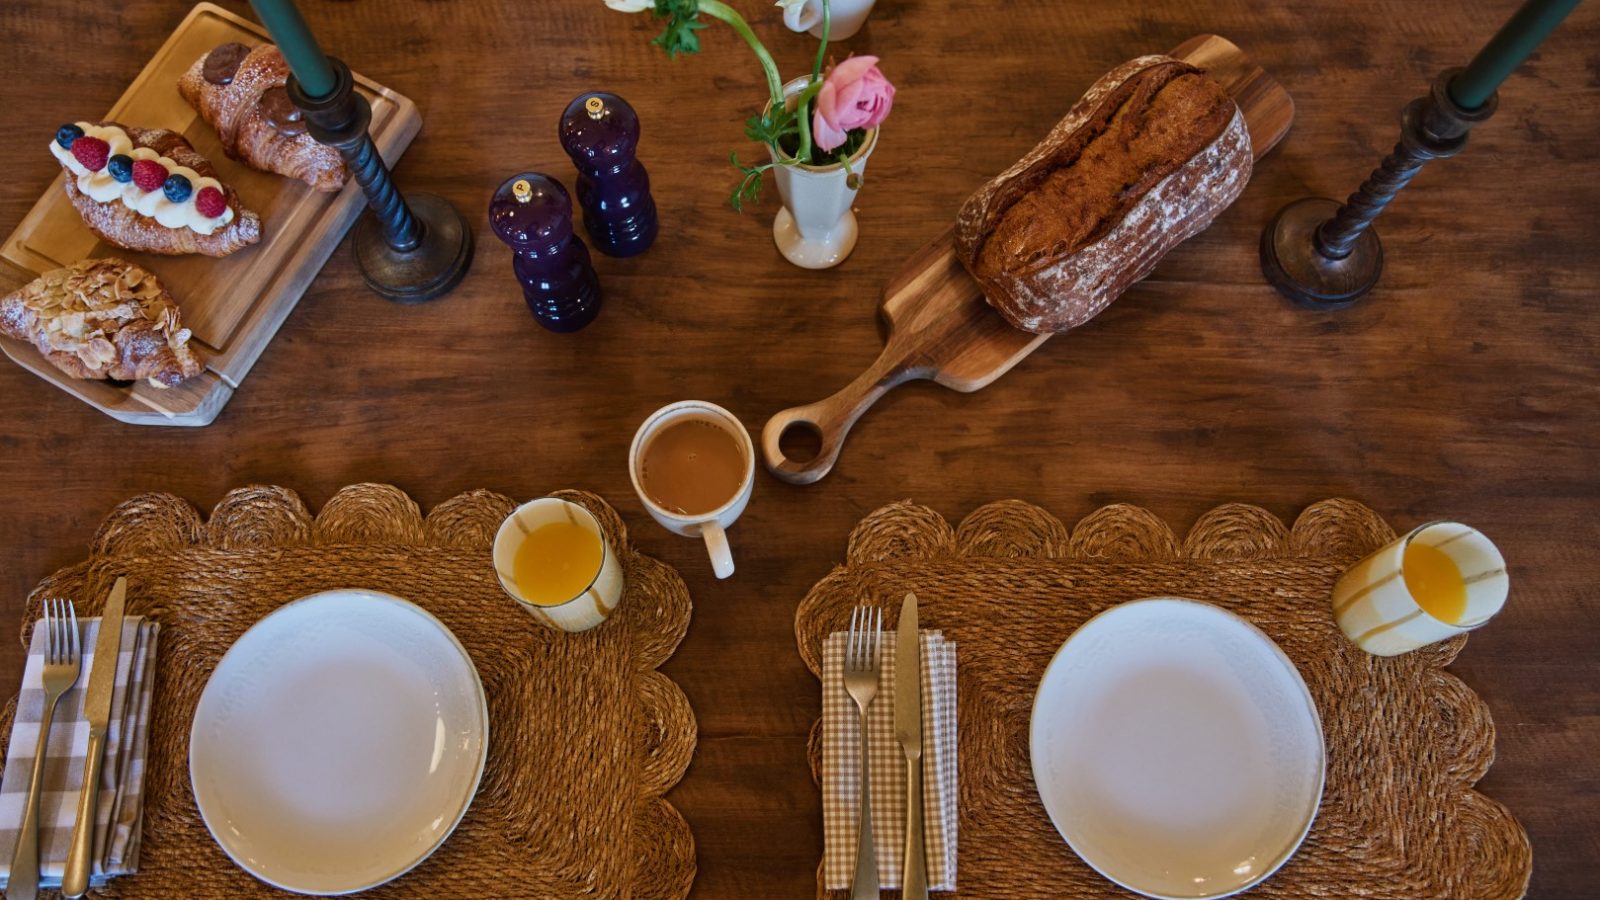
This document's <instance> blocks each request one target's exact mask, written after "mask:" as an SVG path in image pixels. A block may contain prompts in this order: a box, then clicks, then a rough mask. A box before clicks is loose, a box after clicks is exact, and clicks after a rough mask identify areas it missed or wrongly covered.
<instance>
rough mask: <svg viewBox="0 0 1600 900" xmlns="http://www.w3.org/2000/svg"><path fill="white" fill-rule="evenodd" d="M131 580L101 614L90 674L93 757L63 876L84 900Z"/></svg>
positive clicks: (65, 887)
mask: <svg viewBox="0 0 1600 900" xmlns="http://www.w3.org/2000/svg"><path fill="white" fill-rule="evenodd" d="M127 595H128V579H127V578H125V577H121V576H119V577H118V578H117V583H116V585H114V586H113V587H112V588H111V596H110V597H108V598H106V607H105V610H104V611H103V612H101V613H100V632H99V633H98V634H96V635H95V639H94V668H93V669H92V670H91V671H90V672H89V693H88V694H87V695H86V696H85V697H84V700H83V716H84V718H85V719H87V720H88V722H89V756H88V758H86V759H85V760H84V761H83V791H82V792H81V793H80V794H79V795H78V820H77V823H76V824H74V825H73V826H72V844H71V847H70V849H68V851H67V868H66V871H65V873H63V874H62V876H61V893H62V894H64V895H66V896H68V897H82V896H83V895H84V894H87V893H88V892H89V872H90V869H92V868H93V866H92V865H91V864H90V856H91V855H92V853H93V849H94V820H95V812H96V811H97V810H98V809H99V804H98V802H97V801H98V799H99V792H100V765H101V763H102V762H103V761H104V760H105V750H106V726H108V725H109V724H110V722H111V690H112V688H114V687H115V686H116V684H117V656H118V654H120V653H121V652H122V609H123V603H124V601H125V600H126V598H127Z"/></svg>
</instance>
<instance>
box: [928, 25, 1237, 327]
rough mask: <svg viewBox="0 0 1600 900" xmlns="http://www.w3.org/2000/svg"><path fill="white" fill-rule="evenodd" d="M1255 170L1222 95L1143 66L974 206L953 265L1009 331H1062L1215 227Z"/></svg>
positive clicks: (1113, 77)
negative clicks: (1012, 327)
mask: <svg viewBox="0 0 1600 900" xmlns="http://www.w3.org/2000/svg"><path fill="white" fill-rule="evenodd" d="M1252 159H1253V157H1252V154H1251V147H1250V133H1249V131H1248V130H1247V129H1246V128H1245V123H1244V116H1243V114H1242V113H1241V112H1240V111H1239V107H1238V105H1237V104H1235V103H1234V102H1233V99H1232V98H1231V97H1229V96H1228V94H1227V92H1226V91H1224V90H1223V89H1222V86H1221V85H1219V84H1217V83H1216V82H1215V81H1213V80H1211V79H1210V78H1207V77H1206V76H1205V74H1204V73H1202V72H1201V71H1200V70H1199V69H1196V68H1195V67H1194V66H1191V65H1189V64H1188V63H1185V62H1182V61H1180V60H1177V59H1173V58H1171V57H1167V56H1144V57H1140V58H1138V59H1135V60H1131V61H1129V62H1126V63H1124V64H1122V65H1120V66H1118V67H1117V68H1115V69H1113V70H1111V71H1110V72H1109V73H1107V74H1106V75H1105V77H1103V78H1101V79H1100V80H1099V81H1097V82H1095V84H1094V85H1093V86H1092V87H1091V88H1090V89H1089V91H1088V93H1086V94H1084V96H1083V99H1081V100H1079V101H1078V103H1077V104H1076V105H1075V106H1073V108H1072V110H1071V111H1070V112H1068V113H1067V115H1066V117H1065V118H1063V119H1062V120H1061V121H1060V123H1058V124H1057V125H1056V127H1055V128H1054V129H1052V130H1051V132H1050V134H1049V135H1048V136H1047V137H1046V138H1045V139H1044V140H1043V141H1042V142H1040V143H1039V145H1038V146H1037V147H1034V148H1033V150H1032V151H1031V152H1029V153H1028V155H1027V156H1025V157H1023V158H1022V159H1021V160H1020V161H1019V162H1018V163H1017V164H1016V165H1014V166H1012V167H1011V168H1009V169H1007V170H1006V171H1005V172H1003V173H1001V174H1000V176H999V177H997V178H995V179H994V180H993V181H991V182H989V183H988V184H986V185H984V186H983V187H982V188H980V189H979V190H978V192H977V193H975V194H973V195H972V196H971V197H970V198H968V200H967V202H966V203H965V204H963V205H962V207H961V212H960V215H959V216H958V218H957V220H956V253H957V255H958V256H959V257H960V259H961V261H962V263H963V264H964V265H965V266H966V267H967V270H968V271H970V272H971V273H972V275H973V277H975V278H976V279H977V280H978V282H979V284H980V285H982V287H983V292H984V296H985V297H986V298H987V299H988V301H989V303H990V305H992V306H994V307H995V309H997V310H999V311H1000V313H1001V314H1002V315H1003V316H1005V318H1006V319H1007V321H1009V322H1011V324H1013V325H1015V326H1016V327H1018V328H1022V329H1024V330H1027V331H1032V332H1038V333H1046V332H1060V331H1067V330H1069V329H1072V328H1076V327H1077V326H1079V325H1082V324H1083V323H1084V322H1087V321H1089V320H1090V319H1091V318H1093V317H1094V316H1095V315H1097V314H1098V313H1099V312H1100V311H1101V310H1103V309H1105V308H1106V307H1107V306H1108V305H1110V303H1111V301H1113V300H1115V299H1116V298H1117V296H1118V295H1120V294H1121V293H1122V292H1123V291H1125V290H1127V289H1128V287H1129V286H1131V285H1132V284H1134V283H1135V282H1137V281H1139V280H1140V279H1142V278H1144V277H1145V276H1147V275H1149V274H1150V272H1151V270H1153V269H1154V268H1155V266H1156V263H1158V262H1160V260H1161V258H1162V257H1163V256H1165V255H1166V254H1167V252H1168V251H1169V250H1171V249H1172V248H1173V247H1175V246H1177V245H1178V244H1180V243H1182V242H1183V241H1184V240H1186V239H1188V238H1189V237H1191V236H1193V235H1194V234H1196V233H1197V232H1199V231H1201V230H1202V229H1204V228H1205V227H1206V226H1207V225H1209V224H1211V221H1212V219H1214V218H1216V216H1217V215H1218V214H1219V213H1220V212H1222V210H1224V209H1226V208H1227V207H1228V205H1229V204H1230V203H1232V202H1233V201H1234V200H1235V199H1236V198H1237V197H1238V196H1239V193H1240V192H1241V191H1243V190H1244V186H1245V183H1246V182H1247V181H1249V179H1250V170H1251V163H1252Z"/></svg>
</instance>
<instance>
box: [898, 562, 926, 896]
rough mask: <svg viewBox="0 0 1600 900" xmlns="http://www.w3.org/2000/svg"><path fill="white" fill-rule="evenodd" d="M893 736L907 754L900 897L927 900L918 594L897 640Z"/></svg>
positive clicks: (908, 602) (904, 611)
mask: <svg viewBox="0 0 1600 900" xmlns="http://www.w3.org/2000/svg"><path fill="white" fill-rule="evenodd" d="M894 737H895V740H897V741H899V742H900V749H901V750H903V751H904V752H905V754H906V855H905V863H904V865H902V866H901V867H900V896H902V897H903V898H905V900H927V898H928V868H927V859H926V857H925V856H924V855H923V848H922V633H921V631H920V630H919V629H918V627H917V595H916V594H911V593H907V594H906V599H905V603H903V604H902V605H901V606H900V624H899V626H898V627H897V631H896V635H895V639H894Z"/></svg>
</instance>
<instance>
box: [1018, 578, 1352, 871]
mask: <svg viewBox="0 0 1600 900" xmlns="http://www.w3.org/2000/svg"><path fill="white" fill-rule="evenodd" d="M1158 603H1177V604H1187V605H1190V606H1195V607H1201V608H1203V609H1205V610H1207V611H1208V612H1209V613H1221V614H1222V615H1223V616H1224V617H1225V618H1228V619H1231V620H1233V621H1234V622H1236V623H1238V624H1240V625H1243V626H1244V627H1245V628H1246V629H1248V630H1249V631H1250V632H1251V633H1253V634H1254V635H1255V637H1257V638H1258V639H1260V641H1261V642H1262V643H1263V644H1264V645H1265V646H1266V647H1267V648H1268V649H1270V650H1271V651H1272V653H1273V654H1274V655H1275V656H1276V658H1277V659H1278V661H1279V662H1280V663H1281V664H1282V665H1283V666H1284V668H1285V669H1287V670H1288V672H1289V674H1290V675H1291V676H1292V677H1293V681H1294V683H1295V685H1296V686H1298V687H1299V688H1300V694H1301V696H1302V697H1303V699H1304V700H1305V704H1306V708H1307V709H1309V710H1310V712H1311V725H1312V727H1313V728H1314V729H1315V731H1316V738H1317V789H1316V796H1315V800H1314V801H1313V802H1312V803H1311V805H1310V809H1309V810H1308V811H1307V813H1306V814H1305V822H1304V823H1303V824H1302V825H1301V827H1300V832H1299V835H1298V836H1297V837H1296V838H1295V839H1294V841H1293V842H1291V843H1290V844H1289V845H1288V846H1287V847H1286V848H1285V849H1284V851H1283V852H1282V854H1280V855H1279V856H1278V857H1277V858H1275V859H1274V860H1273V862H1272V864H1271V865H1270V866H1267V867H1266V868H1264V869H1262V870H1261V872H1260V873H1259V874H1257V875H1256V876H1255V877H1253V878H1251V879H1250V880H1248V881H1246V882H1244V883H1243V884H1240V885H1238V886H1237V887H1230V888H1228V889H1226V890H1224V891H1221V892H1205V893H1196V894H1181V895H1179V894H1163V893H1159V892H1156V891H1152V890H1148V889H1145V888H1141V887H1137V886H1134V885H1131V884H1128V883H1126V882H1124V881H1122V880H1121V879H1118V878H1116V877H1115V876H1113V875H1111V874H1110V873H1108V872H1106V871H1105V870H1104V869H1102V868H1100V866H1098V865H1096V864H1095V863H1094V861H1093V860H1091V859H1089V857H1087V856H1085V855H1084V854H1083V852H1082V851H1081V850H1079V849H1078V848H1077V847H1076V846H1075V845H1074V844H1073V843H1072V840H1071V838H1068V837H1067V834H1066V832H1065V831H1064V830H1063V829H1062V827H1061V823H1059V822H1057V821H1056V816H1055V814H1054V813H1053V812H1051V811H1050V808H1049V806H1048V805H1046V804H1045V802H1044V789H1043V786H1042V784H1041V783H1040V774H1039V767H1038V766H1036V765H1034V763H1033V761H1034V759H1036V758H1037V757H1038V756H1039V740H1040V737H1039V695H1040V694H1041V693H1043V691H1044V685H1045V682H1046V681H1048V680H1049V678H1050V673H1051V672H1052V671H1054V670H1055V667H1056V664H1057V663H1059V662H1060V661H1061V659H1062V658H1063V657H1064V656H1065V655H1066V652H1067V649H1068V647H1070V646H1071V645H1072V642H1073V640H1074V639H1076V638H1077V637H1078V635H1080V634H1081V633H1082V632H1083V631H1084V630H1085V629H1087V628H1088V627H1089V626H1090V625H1092V624H1094V623H1095V622H1096V621H1098V620H1100V619H1101V618H1103V617H1106V616H1109V615H1111V614H1113V613H1116V612H1117V611H1119V610H1123V609H1126V608H1128V607H1131V606H1142V605H1145V604H1158ZM1028 767H1029V769H1030V770H1031V771H1032V773H1033V788H1034V793H1035V794H1036V795H1037V796H1038V798H1039V805H1040V806H1042V807H1044V812H1045V816H1046V817H1047V818H1049V819H1050V824H1051V825H1052V826H1053V827H1054V828H1055V830H1056V834H1058V835H1059V836H1060V837H1061V840H1062V841H1063V842H1064V843H1066V845H1067V848H1068V849H1070V850H1071V851H1072V852H1073V855H1075V856H1077V857H1078V859H1080V860H1082V861H1083V862H1084V864H1085V865H1087V866H1088V867H1089V868H1091V869H1093V870H1094V871H1095V872H1096V873H1098V874H1099V875H1100V876H1101V877H1102V878H1105V879H1106V880H1108V881H1110V882H1111V883H1113V884H1115V885H1117V886H1118V887H1122V888H1125V889H1127V890H1130V891H1133V892H1134V893H1136V894H1139V895H1141V896H1144V897H1151V898H1154V900H1220V898H1223V897H1232V896H1235V895H1237V894H1240V893H1243V892H1244V891H1247V890H1250V889H1251V888H1253V887H1255V886H1257V885H1259V884H1261V883H1262V882H1263V881H1266V880H1267V879H1268V878H1271V877H1272V876H1273V875H1274V874H1276V873H1277V871H1278V870H1279V869H1281V868H1283V866H1284V864H1286V863H1288V861H1289V860H1291V859H1293V858H1294V856H1295V854H1296V853H1298V852H1299V851H1300V846H1301V845H1302V844H1304V843H1305V839H1306V836H1307V835H1309V834H1310V833H1311V826H1312V825H1313V824H1314V823H1315V822H1316V820H1317V814H1318V813H1320V812H1321V811H1322V799H1323V796H1324V794H1325V793H1326V792H1327V784H1328V745H1327V737H1326V734H1325V732H1324V731H1323V728H1322V711H1321V710H1319V709H1318V708H1317V701H1316V698H1315V697H1313V696H1312V695H1311V688H1310V687H1309V686H1308V685H1307V684H1306V680H1305V677H1304V676H1302V675H1301V674H1300V669H1299V667H1298V666H1296V665H1295V664H1294V660H1292V659H1290V658H1289V655H1288V654H1287V653H1284V652H1283V648H1282V647H1279V646H1278V642H1277V641H1274V640H1273V639H1272V637H1271V636H1270V635H1268V634H1267V633H1266V632H1265V631H1262V630H1261V629H1260V628H1258V627H1257V626H1256V625H1255V624H1254V623H1252V622H1251V621H1250V620H1248V619H1246V618H1245V617H1243V616H1241V615H1239V614H1238V613H1236V612H1234V611H1232V610H1230V609H1225V608H1224V607H1222V606H1219V605H1217V604H1215V603H1208V602H1206V601H1204V600H1195V599H1192V598H1189V597H1174V596H1156V597H1140V598H1137V599H1134V600H1128V601H1125V602H1123V603H1118V604H1116V605H1114V606H1110V607H1107V608H1106V609H1103V610H1101V611H1100V612H1098V613H1095V614H1094V615H1093V616H1090V617H1089V618H1088V619H1087V620H1085V621H1084V622H1083V624H1081V625H1079V626H1078V627H1077V628H1074V629H1073V630H1072V633H1071V634H1069V635H1067V637H1066V639H1065V640H1063V641H1062V642H1061V646H1060V647H1058V648H1056V652H1055V655H1053V656H1051V657H1050V663H1049V665H1047V666H1045V669H1044V674H1042V675H1040V676H1039V684H1038V686H1037V687H1036V688H1035V689H1034V692H1033V703H1032V704H1031V705H1030V708H1029V712H1028Z"/></svg>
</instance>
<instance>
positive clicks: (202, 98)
mask: <svg viewBox="0 0 1600 900" xmlns="http://www.w3.org/2000/svg"><path fill="white" fill-rule="evenodd" d="M288 82H289V65H288V63H286V62H284V61H283V54H281V53H279V52H278V48H277V47H274V46H273V45H271V44H263V45H262V46H260V47H256V48H255V49H251V48H249V47H246V46H245V45H244V44H237V43H234V44H223V45H221V46H219V47H217V48H215V49H213V50H212V51H211V52H210V53H207V54H206V55H205V56H202V57H200V58H199V59H197V60H195V63H194V65H192V66H190V67H189V71H187V72H185V73H184V74H183V77H181V78H179V79H178V93H180V94H182V95H183V99H185V100H187V101H189V105H190V106H193V107H194V108H195V110H196V111H198V112H199V113H200V117H201V118H203V119H205V120H206V122H207V123H209V124H210V125H211V127H212V128H215V129H216V130H217V136H218V137H219V138H221V139H222V148H223V150H225V151H226V152H227V154H228V157H229V158H230V159H237V160H239V161H240V162H243V163H244V164H245V165H248V166H250V167H251V168H255V169H260V170H261V171H263V172H273V173H275V174H278V175H283V176H286V177H289V178H298V179H299V180H301V181H304V182H305V183H306V184H309V185H311V186H312V187H313V188H316V189H317V190H319V191H337V190H339V189H340V188H342V187H344V182H345V178H346V177H347V175H348V173H347V170H346V169H345V165H344V160H343V159H341V158H340V157H339V151H337V150H335V149H333V148H332V147H329V146H327V145H326V144H319V143H317V141H316V139H315V138H313V137H312V136H311V135H310V134H308V133H307V132H306V123H305V120H304V119H303V118H302V117H301V114H300V110H299V109H298V108H296V107H295V105H294V103H293V102H292V101H291V100H290V99H289V91H288V89H287V88H286V87H285V85H287V84H288Z"/></svg>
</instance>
